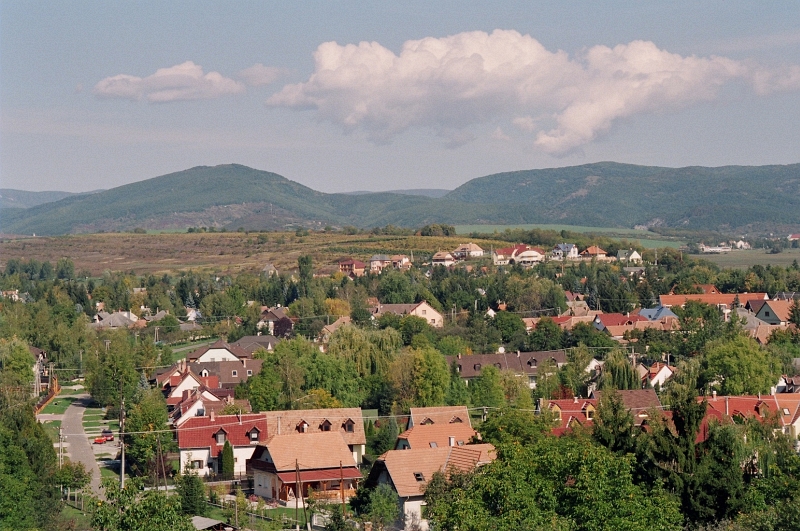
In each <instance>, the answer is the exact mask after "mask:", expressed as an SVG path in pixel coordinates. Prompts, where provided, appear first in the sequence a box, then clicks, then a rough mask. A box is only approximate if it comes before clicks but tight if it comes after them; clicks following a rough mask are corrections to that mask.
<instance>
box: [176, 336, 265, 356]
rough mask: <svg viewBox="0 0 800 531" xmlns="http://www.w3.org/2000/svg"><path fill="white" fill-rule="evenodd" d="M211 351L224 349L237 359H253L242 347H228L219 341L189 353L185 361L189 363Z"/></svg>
mask: <svg viewBox="0 0 800 531" xmlns="http://www.w3.org/2000/svg"><path fill="white" fill-rule="evenodd" d="M212 349H214V350H216V349H225V350H227V351H228V352H230V353H231V354H233V355H234V356H236V357H237V358H239V359H247V358H252V357H253V354H252V353H251V352H248V351H246V350H245V349H243V348H242V347H239V346H235V345H229V344H228V343H226V342H224V341H223V340H221V339H220V340H219V341H217V342H215V343H212V344H211V345H206V346H204V347H200V348H199V349H197V350H195V351H193V352H190V353H189V354H187V355H186V359H187V360H189V361H191V360H196V359H197V358H199V357H200V356H202V355H203V354H205V353H206V352H208V351H209V350H212Z"/></svg>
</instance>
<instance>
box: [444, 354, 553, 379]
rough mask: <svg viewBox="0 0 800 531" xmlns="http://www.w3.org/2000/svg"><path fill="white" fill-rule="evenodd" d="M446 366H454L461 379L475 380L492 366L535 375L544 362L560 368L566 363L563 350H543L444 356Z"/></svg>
mask: <svg viewBox="0 0 800 531" xmlns="http://www.w3.org/2000/svg"><path fill="white" fill-rule="evenodd" d="M445 358H446V359H447V364H448V365H451V366H452V365H453V363H455V364H456V368H457V369H458V372H459V376H460V377H461V378H476V377H478V376H480V374H481V369H482V368H483V367H486V366H488V365H494V366H495V367H497V368H498V369H500V370H509V371H513V372H514V373H516V374H536V373H537V371H538V366H539V365H541V364H542V362H544V361H545V360H552V361H553V362H555V364H556V365H558V366H561V365H563V364H565V363H566V362H567V353H566V351H564V350H543V351H539V352H518V353H517V352H504V353H502V354H472V355H471V356H461V357H460V358H459V357H458V356H445Z"/></svg>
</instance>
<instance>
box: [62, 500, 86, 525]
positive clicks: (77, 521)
mask: <svg viewBox="0 0 800 531" xmlns="http://www.w3.org/2000/svg"><path fill="white" fill-rule="evenodd" d="M87 501H88V500H87ZM61 518H62V520H63V521H64V522H73V523H74V526H73V525H64V526H63V527H61V528H62V529H75V530H76V531H90V530H91V529H92V518H91V516H90V515H89V514H88V513H83V512H81V511H80V510H79V509H76V508H75V507H72V506H71V505H66V504H65V505H64V508H63V509H62V510H61Z"/></svg>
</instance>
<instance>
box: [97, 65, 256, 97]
mask: <svg viewBox="0 0 800 531" xmlns="http://www.w3.org/2000/svg"><path fill="white" fill-rule="evenodd" d="M244 90H245V87H244V85H242V84H241V83H239V82H238V81H234V80H233V79H229V78H226V77H224V76H222V75H221V74H220V73H219V72H209V73H207V74H204V73H203V68H202V67H201V66H200V65H196V64H194V63H193V62H192V61H186V62H185V63H181V64H179V65H175V66H172V67H169V68H159V69H158V70H156V72H155V73H154V74H152V75H149V76H147V77H144V78H141V77H136V76H130V75H127V74H119V75H116V76H113V77H107V78H105V79H103V80H101V81H100V82H99V83H97V85H95V86H94V89H93V90H92V92H93V93H94V94H95V95H96V96H98V97H101V98H122V99H129V100H133V101H137V100H140V99H142V98H145V99H147V101H149V102H150V103H167V102H172V101H186V100H201V99H213V98H218V97H220V96H226V95H229V94H237V93H239V92H243V91H244Z"/></svg>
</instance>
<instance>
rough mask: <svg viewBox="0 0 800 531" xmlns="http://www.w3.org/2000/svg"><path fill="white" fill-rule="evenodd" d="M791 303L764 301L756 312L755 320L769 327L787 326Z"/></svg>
mask: <svg viewBox="0 0 800 531" xmlns="http://www.w3.org/2000/svg"><path fill="white" fill-rule="evenodd" d="M792 303H793V301H790V300H782V301H775V300H772V301H766V302H764V304H763V305H762V306H761V308H759V309H758V311H757V312H756V319H760V320H762V321H764V322H765V323H767V324H771V325H787V324H789V318H790V317H791V314H792V312H791V307H792Z"/></svg>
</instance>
